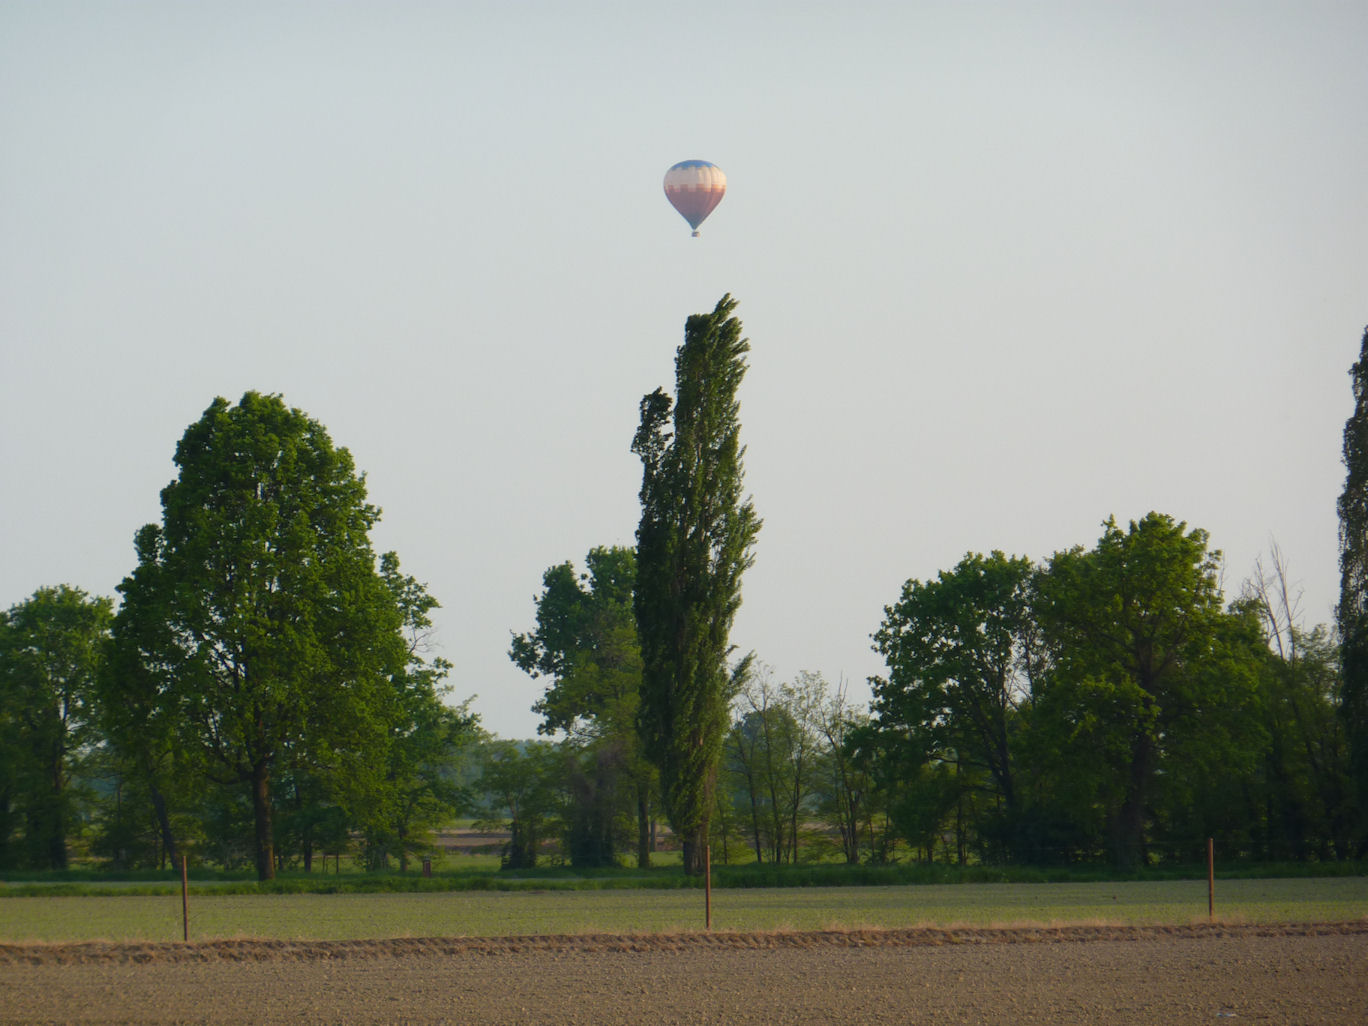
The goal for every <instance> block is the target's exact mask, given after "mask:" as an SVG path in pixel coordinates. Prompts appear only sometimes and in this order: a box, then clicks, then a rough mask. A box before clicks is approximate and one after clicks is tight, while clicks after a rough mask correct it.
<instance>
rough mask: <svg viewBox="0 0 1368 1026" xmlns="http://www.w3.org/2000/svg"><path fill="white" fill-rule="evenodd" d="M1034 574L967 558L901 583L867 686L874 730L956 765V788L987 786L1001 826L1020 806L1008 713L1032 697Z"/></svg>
mask: <svg viewBox="0 0 1368 1026" xmlns="http://www.w3.org/2000/svg"><path fill="white" fill-rule="evenodd" d="M1033 573H1034V567H1033V564H1032V563H1031V561H1030V560H1028V559H1024V558H1020V557H1008V556H1005V555H1003V554H1002V553H1001V552H993V553H992V554H991V555H988V556H983V555H979V554H977V553H969V554H968V555H966V556H965V557H964V558H963V559H962V560H960V562H959V563H958V565H956V566H955V568H954V569H953V570H948V571H944V570H943V571H941V572H940V574H938V575H937V577H936V578H935V579H934V580H929V581H925V582H923V581H917V580H909V581H908V582H907V583H906V584H904V585H903V589H902V595H901V597H900V598H899V600H898V602H897V603H896V604H894V605H892V606H887V607H885V609H884V621H883V624H882V625H881V626H880V628H879V630H878V631H877V632H876V633H875V634H874V649H875V651H877V652H878V653H879V654H880V655H881V656H883V658H884V661H885V662H886V664H887V666H888V676H887V677H886V678H885V677H876V678H874V680H873V682H872V683H873V691H874V702H873V706H872V709H873V712H874V714H875V716H876V729H879V730H882V731H884V732H886V733H887V734H888V735H889V737H888V740H887V744H889V745H892V744H899V743H901V744H903V745H904V746H906V745H911V746H912V747H913V748H914V749H916V751H918V752H922V753H924V754H925V755H926V756H927V757H928V758H929V759H930V760H933V761H940V760H944V759H949V760H950V761H952V762H954V764H955V774H954V778H953V780H954V781H955V782H956V783H959V784H967V783H970V782H975V781H979V780H981V781H983V783H985V784H987V785H988V786H989V787H990V788H991V791H992V797H991V799H990V804H992V805H995V806H1000V808H1001V811H1002V815H1003V817H1005V819H1006V822H1007V824H1008V829H1009V830H1010V827H1011V825H1012V824H1014V823H1015V820H1016V817H1017V804H1018V793H1017V792H1018V788H1017V782H1016V771H1017V765H1016V762H1017V760H1016V753H1015V751H1014V745H1013V735H1014V733H1015V732H1016V731H1017V730H1018V729H1019V724H1018V723H1017V719H1016V713H1017V709H1018V706H1019V705H1020V704H1021V703H1022V702H1023V701H1025V700H1026V699H1028V698H1029V696H1030V673H1031V660H1032V647H1033V644H1034V641H1033V638H1034V634H1035V621H1034V618H1033V617H1032V615H1031V611H1030V583H1031V579H1032V575H1033ZM946 786H949V785H948V784H947V785H946ZM1008 845H1009V847H1010V838H1008Z"/></svg>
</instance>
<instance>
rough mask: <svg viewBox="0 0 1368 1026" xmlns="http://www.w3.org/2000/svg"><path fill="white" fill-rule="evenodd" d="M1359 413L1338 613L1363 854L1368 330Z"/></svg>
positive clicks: (1367, 727)
mask: <svg viewBox="0 0 1368 1026" xmlns="http://www.w3.org/2000/svg"><path fill="white" fill-rule="evenodd" d="M1349 376H1350V379H1351V380H1352V382H1353V394H1354V412H1353V413H1352V414H1350V416H1349V419H1348V420H1347V421H1345V424H1344V470H1345V475H1344V490H1343V491H1342V492H1341V493H1340V497H1339V548H1340V601H1339V608H1338V610H1337V617H1338V625H1339V644H1340V667H1341V672H1342V673H1343V675H1344V689H1343V694H1342V696H1341V704H1340V714H1341V716H1342V717H1343V720H1344V726H1345V730H1346V732H1347V736H1348V742H1349V754H1350V759H1351V764H1352V771H1353V776H1354V782H1355V786H1356V789H1357V801H1358V810H1357V813H1356V815H1357V816H1358V817H1359V820H1360V828H1359V834H1358V843H1359V846H1360V847H1359V851H1360V852H1363V851H1368V328H1365V329H1364V332H1363V341H1362V344H1361V347H1360V350H1359V358H1358V361H1357V362H1356V363H1355V364H1354V366H1353V367H1352V368H1350V371H1349Z"/></svg>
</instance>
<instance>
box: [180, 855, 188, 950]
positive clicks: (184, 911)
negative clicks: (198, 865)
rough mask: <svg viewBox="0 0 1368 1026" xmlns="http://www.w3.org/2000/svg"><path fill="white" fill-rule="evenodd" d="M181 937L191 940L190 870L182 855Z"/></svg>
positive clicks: (186, 940) (184, 939)
mask: <svg viewBox="0 0 1368 1026" xmlns="http://www.w3.org/2000/svg"><path fill="white" fill-rule="evenodd" d="M181 939H182V940H183V941H185V942H186V943H189V941H190V870H189V868H188V867H187V865H186V861H185V856H184V855H182V856H181Z"/></svg>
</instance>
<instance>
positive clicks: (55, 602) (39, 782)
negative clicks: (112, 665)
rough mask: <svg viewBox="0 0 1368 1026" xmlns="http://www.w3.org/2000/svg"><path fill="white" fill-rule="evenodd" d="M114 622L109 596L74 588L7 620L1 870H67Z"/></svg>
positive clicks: (45, 591) (23, 607)
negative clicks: (80, 779)
mask: <svg viewBox="0 0 1368 1026" xmlns="http://www.w3.org/2000/svg"><path fill="white" fill-rule="evenodd" d="M112 617H113V605H112V603H111V602H110V601H109V599H107V598H92V597H90V596H89V595H87V594H86V593H85V592H84V591H82V590H81V589H79V588H72V587H69V586H67V585H60V586H58V587H55V588H40V589H38V591H36V592H34V593H33V595H32V597H30V598H29V599H27V600H26V601H24V602H21V603H19V604H18V605H15V606H11V607H10V608H9V609H8V610H7V611H5V612H3V613H0V867H3V866H7V865H15V864H24V865H28V866H34V867H38V868H43V869H64V868H66V865H67V842H68V839H69V837H68V835H69V834H70V832H71V830H72V826H73V811H74V810H73V805H74V795H73V786H72V784H73V777H74V775H75V773H76V771H77V770H78V767H79V763H80V762H81V761H82V760H83V759H84V758H85V757H86V756H87V754H88V752H89V748H90V746H91V745H92V744H93V743H94V741H95V740H96V739H95V736H94V731H95V726H96V724H95V702H94V693H95V680H96V677H97V676H98V674H99V667H100V662H101V659H102V657H103V648H104V643H105V640H106V638H107V636H108V633H109V625H110V621H111V619H112ZM21 824H22V828H21ZM21 830H22V846H21V847H20V846H17V845H15V843H14V841H15V838H16V837H17V836H18V834H19V833H20V832H21Z"/></svg>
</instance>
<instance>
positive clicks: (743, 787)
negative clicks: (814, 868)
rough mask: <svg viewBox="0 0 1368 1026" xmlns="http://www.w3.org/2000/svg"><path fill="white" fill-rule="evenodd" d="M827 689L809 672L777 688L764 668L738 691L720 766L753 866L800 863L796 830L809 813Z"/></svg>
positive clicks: (798, 839) (799, 828)
mask: <svg viewBox="0 0 1368 1026" xmlns="http://www.w3.org/2000/svg"><path fill="white" fill-rule="evenodd" d="M825 685H826V682H825V681H824V680H822V678H821V676H820V675H819V674H814V673H807V672H803V673H800V674H799V675H798V677H797V678H796V679H795V680H794V681H793V682H792V683H776V682H775V681H774V679H773V676H772V674H771V672H770V671H769V669H768V667H763V668H761V669H760V670H759V672H757V673H755V674H753V675H752V676H751V678H750V679H749V680H747V681H746V682H745V684H744V686H743V687H742V689H741V695H740V700H739V703H738V706H739V707H738V712H739V714H740V715H739V718H738V719H737V721H736V723H734V724H733V725H732V728H731V731H730V732H729V733H728V736H727V745H726V762H727V765H728V767H729V768H730V769H731V770H732V773H733V775H734V777H735V779H736V780H737V781H738V783H739V791H740V793H741V795H742V796H743V803H744V812H745V815H746V817H747V818H748V819H749V822H750V826H751V839H752V843H753V847H754V849H755V857H756V861H757V862H766V861H768V862H774V863H778V862H796V861H798V853H799V843H800V839H801V833H802V827H803V825H804V823H805V822H806V817H807V814H808V813H809V812H811V811H812V810H813V807H814V805H815V794H814V792H815V789H816V782H817V772H818V769H819V743H820V735H819V734H818V732H817V719H818V710H819V709H820V706H821V703H822V701H823V700H824V699H825Z"/></svg>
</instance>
